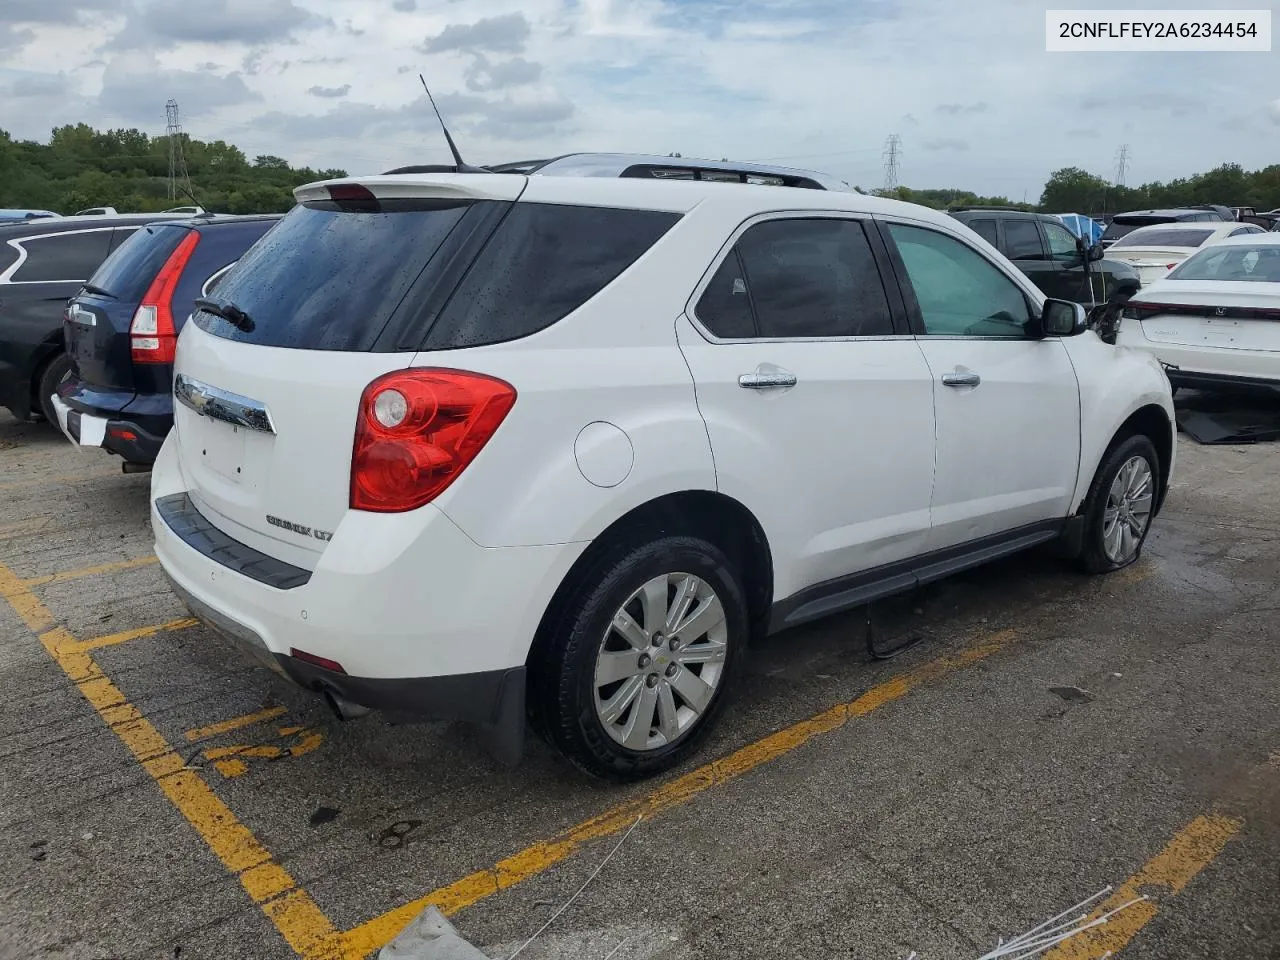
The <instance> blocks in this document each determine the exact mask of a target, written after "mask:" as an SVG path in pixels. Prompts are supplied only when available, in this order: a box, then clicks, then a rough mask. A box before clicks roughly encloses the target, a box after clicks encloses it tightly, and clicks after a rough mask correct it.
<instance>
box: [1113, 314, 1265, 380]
mask: <svg viewBox="0 0 1280 960" xmlns="http://www.w3.org/2000/svg"><path fill="white" fill-rule="evenodd" d="M1116 344H1117V345H1118V346H1123V347H1136V348H1137V349H1139V350H1144V351H1146V352H1147V353H1150V354H1151V355H1152V356H1154V357H1155V358H1156V359H1157V360H1159V361H1160V364H1161V365H1162V366H1163V367H1164V368H1165V373H1166V375H1168V377H1169V382H1170V383H1171V384H1173V385H1174V386H1177V387H1194V386H1207V387H1219V388H1220V387H1230V386H1236V387H1280V352H1277V351H1274V350H1248V349H1238V348H1230V347H1210V346H1191V345H1187V344H1179V343H1166V342H1163V341H1160V340H1149V339H1147V336H1146V334H1145V333H1144V332H1143V330H1142V324H1141V323H1140V322H1139V321H1136V320H1130V319H1125V320H1121V321H1120V329H1119V332H1118V334H1117V337H1116Z"/></svg>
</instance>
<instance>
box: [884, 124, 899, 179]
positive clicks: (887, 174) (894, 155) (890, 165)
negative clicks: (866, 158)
mask: <svg viewBox="0 0 1280 960" xmlns="http://www.w3.org/2000/svg"><path fill="white" fill-rule="evenodd" d="M901 161H902V138H901V137H900V136H898V135H897V134H896V133H894V134H890V136H889V139H888V140H886V141H885V142H884V188H885V190H896V189H897V188H898V164H899V163H900V162H901Z"/></svg>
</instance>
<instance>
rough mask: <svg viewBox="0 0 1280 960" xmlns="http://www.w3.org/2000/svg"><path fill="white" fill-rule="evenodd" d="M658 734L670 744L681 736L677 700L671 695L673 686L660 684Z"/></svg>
mask: <svg viewBox="0 0 1280 960" xmlns="http://www.w3.org/2000/svg"><path fill="white" fill-rule="evenodd" d="M658 732H659V733H661V734H662V736H663V737H664V738H665V739H666V741H667V743H670V742H671V741H672V740H674V739H675V738H676V737H678V736H680V719H679V717H677V716H676V698H675V697H673V696H672V695H671V684H669V683H665V682H664V683H660V684H658Z"/></svg>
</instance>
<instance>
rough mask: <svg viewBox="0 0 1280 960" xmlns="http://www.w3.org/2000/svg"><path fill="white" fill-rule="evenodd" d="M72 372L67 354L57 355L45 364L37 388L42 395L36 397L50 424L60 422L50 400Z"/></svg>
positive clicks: (41, 411) (40, 409)
mask: <svg viewBox="0 0 1280 960" xmlns="http://www.w3.org/2000/svg"><path fill="white" fill-rule="evenodd" d="M70 372H71V358H70V357H68V356H67V355H66V354H65V353H59V354H57V355H56V356H55V357H54V358H53V359H51V360H50V361H49V362H48V363H46V364H45V366H44V369H43V370H42V371H41V372H40V382H39V385H38V386H37V387H36V389H37V390H39V391H40V395H39V396H38V397H36V400H37V401H38V407H39V411H40V413H41V414H42V415H43V416H44V418H45V419H46V420H48V421H49V422H50V423H53V424H56V423H57V422H58V414H57V412H56V411H55V410H54V409H53V404H52V403H51V402H50V400H49V398H50V397H51V396H52V395H53V394H54V393H56V392H57V389H58V385H59V384H60V383H62V381H63V379H64V378H65V377H66V375H67V374H68V373H70Z"/></svg>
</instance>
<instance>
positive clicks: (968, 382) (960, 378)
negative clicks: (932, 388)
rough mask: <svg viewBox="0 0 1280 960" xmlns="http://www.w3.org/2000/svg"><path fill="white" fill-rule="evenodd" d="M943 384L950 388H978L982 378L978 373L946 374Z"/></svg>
mask: <svg viewBox="0 0 1280 960" xmlns="http://www.w3.org/2000/svg"><path fill="white" fill-rule="evenodd" d="M942 382H943V383H944V384H946V385H947V386H948V387H976V386H977V385H978V384H980V383H981V382H982V378H981V377H980V376H978V375H977V374H976V373H973V372H969V373H944V374H943V375H942Z"/></svg>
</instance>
